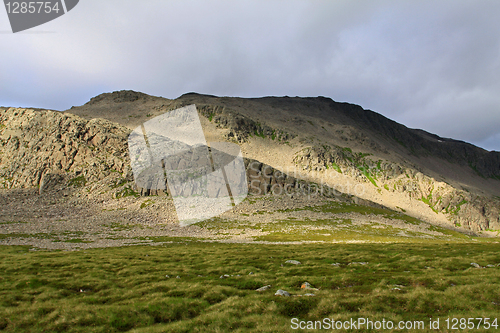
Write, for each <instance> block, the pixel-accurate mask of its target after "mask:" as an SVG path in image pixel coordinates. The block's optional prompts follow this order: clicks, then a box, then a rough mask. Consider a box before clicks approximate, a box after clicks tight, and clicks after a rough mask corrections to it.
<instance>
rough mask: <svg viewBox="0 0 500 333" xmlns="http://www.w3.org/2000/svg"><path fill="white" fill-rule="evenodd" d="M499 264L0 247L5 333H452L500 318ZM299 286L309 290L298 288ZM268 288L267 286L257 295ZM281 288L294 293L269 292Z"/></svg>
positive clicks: (286, 248) (171, 248) (383, 251)
mask: <svg viewBox="0 0 500 333" xmlns="http://www.w3.org/2000/svg"><path fill="white" fill-rule="evenodd" d="M287 260H298V261H300V263H301V264H299V265H294V264H288V263H286V261H287ZM471 263H475V264H477V265H479V266H480V267H484V268H476V267H474V266H473V265H471ZM498 264H500V244H499V243H498V242H495V241H488V242H472V241H471V242H463V241H462V242H450V243H444V242H439V243H380V244H375V243H372V244H341V243H338V244H327V243H308V244H300V245H286V244H280V245H277V244H273V245H270V244H228V243H213V242H201V241H191V240H183V239H179V240H177V241H175V242H172V243H168V244H164V245H161V246H129V247H119V248H105V249H91V250H80V251H72V252H67V251H43V250H39V251H30V250H29V248H28V247H20V246H1V247H0V272H1V273H0V331H2V332H292V331H293V332H302V331H303V332H306V331H312V330H307V329H306V330H300V329H298V330H293V329H292V328H291V322H292V319H293V318H297V319H296V320H300V321H304V322H307V321H321V320H323V319H324V318H330V319H331V320H336V321H337V320H342V321H349V320H351V319H357V318H368V319H370V320H372V321H377V320H379V321H382V320H386V321H387V320H391V321H393V322H395V323H397V322H399V321H405V322H406V321H410V322H414V321H423V322H425V324H426V326H425V328H424V329H423V330H419V331H428V332H437V331H439V332H448V331H449V332H452V331H458V330H453V329H447V328H446V325H445V322H444V320H445V319H446V318H457V320H459V319H460V318H490V319H489V321H490V323H492V322H493V320H494V318H498V317H500V266H498ZM306 281H307V282H309V283H310V284H311V285H312V287H313V288H315V289H314V290H304V289H301V285H302V284H303V283H304V282H306ZM265 285H271V288H270V289H268V290H266V291H262V292H258V291H256V289H257V288H260V287H263V286H265ZM278 289H283V290H286V291H288V292H289V293H290V294H291V296H290V297H284V296H275V295H274V293H275V292H276V291H277V290H278ZM307 293H312V294H314V296H305V294H307ZM429 318H433V319H438V318H439V319H440V329H439V330H432V329H430V328H429V327H428V321H429ZM499 319H500V318H499ZM476 324H477V322H476ZM330 331H331V330H330ZM341 331H342V330H341ZM347 331H352V332H365V331H366V332H369V331H373V332H375V331H378V330H375V329H373V330H371V329H366V328H358V329H351V330H347ZM388 331H390V330H388ZM394 331H396V330H394ZM460 331H464V332H465V331H470V332H491V331H498V330H497V329H495V328H494V327H490V329H489V330H486V329H485V328H484V326H482V327H480V328H474V329H470V330H468V329H465V330H460Z"/></svg>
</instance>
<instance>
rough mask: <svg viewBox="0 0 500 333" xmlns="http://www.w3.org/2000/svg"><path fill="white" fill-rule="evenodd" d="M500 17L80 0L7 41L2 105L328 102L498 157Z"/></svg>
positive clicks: (335, 5) (489, 5)
mask: <svg viewBox="0 0 500 333" xmlns="http://www.w3.org/2000/svg"><path fill="white" fill-rule="evenodd" d="M0 11H1V10H0ZM498 17H500V3H497V2H493V1H465V0H463V1H440V2H435V1H419V2H416V1H376V2H375V1H328V2H327V1H319V0H317V1H316V0H314V1H307V0H304V1H297V0H295V1H228V0H227V1H222V0H220V1H210V2H207V1H153V0H150V1H143V2H139V1H125V0H114V1H113V0H110V1H105V2H103V1H97V0H86V1H80V3H79V5H78V6H77V7H75V9H74V10H72V11H71V12H70V13H68V14H67V15H65V16H63V17H61V18H60V19H57V20H54V21H53V22H50V23H48V24H46V25H43V26H40V27H39V28H36V29H35V30H39V31H55V33H47V34H29V33H26V34H16V35H12V34H0V43H1V46H2V49H3V50H8V51H7V52H6V51H4V52H2V54H1V55H0V60H1V61H0V73H1V74H0V79H1V80H0V105H1V104H5V105H6V104H10V105H11V104H13V103H14V104H18V105H27V106H40V107H48V108H55V109H66V108H69V107H71V106H72V105H78V104H83V103H84V102H86V101H87V100H88V99H89V98H90V97H92V96H94V95H97V94H99V93H101V92H106V91H113V90H119V89H134V90H139V91H143V92H146V93H149V94H154V95H161V96H165V97H169V98H175V97H177V96H179V95H181V94H182V93H185V92H188V91H197V92H201V93H208V94H216V95H225V96H242V97H255V96H264V95H289V96H295V95H298V96H318V95H323V96H329V97H331V98H333V99H334V100H338V101H347V102H351V103H356V104H359V105H361V106H363V107H365V108H368V109H372V110H374V111H377V112H380V113H382V114H384V115H386V116H388V117H389V118H391V119H394V120H396V121H399V122H402V123H404V124H405V125H407V126H409V127H418V128H423V129H425V130H427V131H431V132H434V133H436V134H438V135H442V136H447V137H453V138H457V139H462V140H465V141H470V142H473V143H475V144H479V145H481V146H483V147H485V148H488V149H496V150H500V119H499V114H500V112H498V105H499V102H500V101H499V98H498V97H497V95H500V94H498V91H499V88H500V83H499V81H498V77H499V74H500V34H499V31H500V21H498ZM8 29H9V28H8V27H7V26H6V25H5V23H4V22H2V23H0V30H2V31H5V30H8Z"/></svg>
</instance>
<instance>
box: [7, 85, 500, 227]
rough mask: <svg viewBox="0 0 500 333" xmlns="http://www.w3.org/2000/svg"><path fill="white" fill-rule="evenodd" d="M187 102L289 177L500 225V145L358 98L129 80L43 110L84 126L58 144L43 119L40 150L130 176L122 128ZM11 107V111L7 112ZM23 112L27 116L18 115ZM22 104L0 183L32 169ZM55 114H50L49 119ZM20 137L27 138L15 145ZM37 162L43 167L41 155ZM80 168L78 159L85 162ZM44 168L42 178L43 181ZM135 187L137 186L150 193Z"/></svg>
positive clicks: (473, 223) (430, 215)
mask: <svg viewBox="0 0 500 333" xmlns="http://www.w3.org/2000/svg"><path fill="white" fill-rule="evenodd" d="M190 104H195V105H196V106H197V109H198V113H199V115H200V120H201V122H202V126H203V129H204V131H205V136H206V138H207V141H208V142H215V141H230V142H236V143H238V144H239V145H240V147H241V149H242V152H243V155H244V157H245V158H246V160H256V161H258V163H261V164H262V165H268V166H270V167H272V168H273V170H277V171H280V172H284V173H288V174H290V175H292V174H293V176H294V177H295V178H297V179H304V180H306V181H310V182H314V183H317V184H321V185H324V186H327V187H329V188H334V189H336V190H339V191H340V192H342V193H346V194H347V195H352V196H355V197H359V198H360V200H364V202H367V203H368V202H372V203H374V204H375V205H381V206H386V207H389V208H391V209H393V210H396V211H400V212H406V213H407V214H409V215H411V216H413V217H416V218H419V219H422V220H425V221H428V222H430V223H435V224H439V225H448V226H449V227H456V228H463V229H464V230H472V231H476V232H486V233H488V232H489V231H488V230H500V213H499V211H500V200H499V199H500V182H499V179H500V177H499V175H500V159H499V156H500V153H498V152H494V151H493V152H487V151H485V150H484V149H482V148H479V147H475V146H473V145H471V144H468V143H464V142H461V141H458V140H453V139H446V138H441V137H439V136H437V135H434V134H431V133H427V132H425V131H423V130H415V129H409V128H407V127H406V126H404V125H401V124H398V123H396V122H395V121H393V120H390V119H388V118H386V117H384V116H382V115H380V114H378V113H376V112H374V111H370V110H364V109H363V108H362V107H361V106H359V105H355V104H349V103H339V102H334V101H333V100H331V99H330V98H326V97H263V98H234V97H217V96H212V95H201V94H197V93H187V94H184V95H182V96H180V97H178V98H176V99H173V100H171V99H166V98H162V97H155V96H149V95H147V94H144V93H138V92H134V91H130V90H129V91H119V92H113V93H105V94H101V95H98V96H96V97H94V98H92V99H90V100H89V102H87V103H85V104H84V105H82V106H78V107H72V108H71V109H69V110H67V111H66V112H63V113H61V112H59V113H58V116H55V114H54V115H50V116H48V117H49V118H50V119H52V118H53V117H56V118H61V117H63V118H65V119H69V118H71V119H73V118H72V117H74V116H72V115H71V114H75V115H77V116H80V117H83V118H85V119H86V123H85V122H82V120H78V119H76V118H74V119H73V120H74V122H75V124H81V125H78V126H80V127H78V126H77V127H78V128H82V130H83V132H82V131H81V130H79V129H78V130H76V133H80V132H81V133H80V134H78V135H83V136H82V137H81V138H80V137H79V138H80V139H78V140H82V139H84V141H81V143H79V146H78V147H80V148H78V149H76V148H75V147H73V148H75V149H69V148H67V146H68V145H73V139H71V140H69V141H68V142H67V143H65V144H60V143H57V144H55V143H53V142H52V141H53V138H52V137H51V135H52V134H54V135H56V136H57V135H60V136H64V128H57V127H50V126H48V127H49V128H50V131H52V133H49V135H47V134H44V137H43V138H44V139H43V140H48V141H47V142H48V146H47V147H46V151H47V154H50V153H51V152H50V150H51V149H53V147H55V146H53V145H54V144H55V145H56V146H57V147H59V148H58V149H59V151H62V150H68V149H69V150H68V151H69V157H67V158H66V157H65V158H66V159H67V160H68V161H71V159H72V158H73V157H74V156H71V155H72V154H74V151H77V150H79V149H83V150H84V151H85V152H86V153H85V154H84V155H86V156H87V155H88V156H92V158H89V161H91V162H90V163H89V165H93V166H92V167H91V168H90V169H89V170H94V169H95V170H94V171H95V172H94V171H90V172H91V174H94V176H97V175H98V174H99V173H100V172H101V173H102V172H103V170H108V171H109V170H110V169H112V167H110V164H111V165H114V164H116V163H118V164H117V165H121V168H122V169H123V170H121V169H120V173H121V174H122V176H123V177H124V178H125V179H127V180H128V181H130V180H131V178H130V177H131V173H130V168H129V167H128V166H127V163H126V159H127V156H126V155H127V153H126V147H125V146H124V143H123V142H122V141H123V138H125V137H126V135H127V134H128V133H129V132H130V131H131V130H132V129H133V128H135V127H137V126H140V125H141V124H142V123H143V122H145V121H147V120H149V119H153V118H154V117H156V116H158V115H160V114H163V113H164V112H167V111H169V110H173V109H176V108H179V107H182V106H186V105H190ZM16 110H17V111H16ZM16 112H18V113H19V114H18V115H15V116H13V114H14V113H16ZM23 112H24V113H26V114H28V113H29V116H25V115H21V113H23ZM30 112H31V111H30ZM30 112H27V111H22V110H20V109H6V108H2V109H1V110H0V113H3V116H0V123H1V124H2V125H0V140H1V145H0V149H2V150H3V154H4V159H3V160H2V159H1V158H2V155H0V165H1V164H4V165H7V167H3V171H2V172H0V181H1V180H2V179H3V183H4V184H8V186H7V187H6V188H15V187H20V186H21V187H22V184H23V179H18V177H19V172H21V175H23V174H24V175H30V173H32V172H33V168H32V166H30V163H29V160H26V162H23V163H22V165H19V163H17V162H16V159H14V160H13V159H12V157H13V156H24V157H26V156H32V157H30V158H33V155H32V154H33V153H34V152H33V151H30V149H28V148H29V147H31V145H32V143H30V142H24V143H23V138H22V137H20V133H21V132H22V131H23V130H29V131H34V132H30V133H32V134H30V135H32V138H38V137H39V134H37V133H38V132H37V131H39V130H38V128H39V127H40V123H39V122H38V120H36V118H37V115H40V114H42V113H43V112H44V111H40V110H39V111H33V113H30ZM9 117H10V118H9ZM16 117H21V118H19V119H17V118H16ZM23 117H24V118H23ZM51 117H52V118H51ZM7 118H9V119H10V120H9V122H6V119H7ZM98 118H105V119H107V120H99V119H98ZM73 120H72V121H73ZM44 121H45V122H50V121H51V120H44ZM30 122H31V123H30ZM89 122H90V123H89ZM4 123H7V126H6V125H4ZM64 123H65V122H64V121H61V120H59V121H58V122H57V124H58V125H57V126H59V124H64ZM29 124H31V125H29ZM89 124H90V128H89ZM28 125H29V126H28ZM2 126H3V128H2ZM30 126H31V127H30ZM72 126H73V125H72ZM7 127H8V128H7ZM113 128H120V130H119V134H116V135H119V137H120V138H121V139H119V141H120V140H121V141H120V142H121V143H118V142H117V143H116V145H118V146H119V147H114V148H113V147H109V144H108V143H107V141H106V140H107V138H108V137H109V135H110V134H106V133H111V134H112V133H113ZM79 131H80V132H79ZM89 131H90V132H91V133H90V132H89ZM85 133H87V134H85ZM89 133H90V134H89ZM116 133H118V132H116ZM32 141H34V142H36V140H35V139H32ZM55 141H57V140H55ZM439 141H442V142H439ZM40 142H41V141H40ZM44 142H45V141H44ZM23 145H27V146H28V148H26V149H25V150H23V148H22V147H23ZM87 146H88V147H94V148H93V149H91V148H88V147H87ZM101 146H102V147H101ZM2 147H3V148H2ZM44 149H45V148H44ZM110 149H111V150H110ZM21 151H22V152H21ZM35 152H36V151H35ZM94 152H95V154H94ZM490 153H491V154H490ZM12 154H14V155H12ZM15 154H18V155H15ZM30 154H31V155H30ZM57 154H58V153H57V150H56V151H54V152H52V155H54V156H52V157H50V158H52V159H54V158H55V159H57ZM102 154H105V155H102ZM114 154H117V155H116V156H115V155H114ZM5 156H8V158H5ZM75 156H77V155H75ZM103 156H108V157H105V158H104V157H103ZM113 156H115V157H113ZM24 157H20V158H24ZM116 157H118V160H117V159H116ZM465 158H469V159H468V160H467V159H465ZM84 161H85V160H84ZM16 163H17V164H16ZM68 163H69V162H68ZM85 163H88V162H85ZM92 163H94V164H92ZM56 164H57V163H55V164H54V165H56ZM60 164H61V165H60V166H56V167H55V168H56V169H58V170H61V171H62V170H64V169H65V166H63V164H64V165H66V164H65V163H60ZM40 165H41V168H42V169H43V168H44V164H43V163H41V164H40ZM93 168H94V169H93ZM106 168H107V169H106ZM81 169H82V170H81V171H83V169H85V167H84V165H82V168H81ZM125 169H127V170H125ZM5 170H7V171H5ZM9 170H10V171H9ZM56 171H57V170H56ZM16 172H17V173H16ZM38 173H39V176H40V177H35V178H37V179H36V180H32V181H30V183H29V186H40V183H41V180H42V179H44V175H45V174H46V173H50V172H49V171H43V170H42V171H38ZM105 173H108V172H107V171H106V172H105ZM23 177H24V176H23ZM26 177H27V176H26ZM26 177H25V178H26ZM47 177H48V176H47ZM14 178H15V179H14ZM49 178H50V177H49ZM49 178H47V179H46V180H45V183H46V184H49V183H50V179H49ZM92 179H93V180H92ZM88 180H89V181H97V180H98V179H97V178H95V177H94V178H92V177H90V178H89V179H88ZM114 181H118V180H114ZM0 183H1V182H0ZM45 183H44V184H45ZM269 185H270V184H267V183H266V185H265V186H267V187H268V186H269ZM349 185H350V189H349V188H348V186H349ZM356 188H357V189H363V193H359V194H360V195H358V193H353V189H354V190H355V189H356ZM121 190H123V189H121ZM136 190H138V191H139V193H140V194H142V195H151V194H156V193H148V192H147V191H142V190H140V189H136Z"/></svg>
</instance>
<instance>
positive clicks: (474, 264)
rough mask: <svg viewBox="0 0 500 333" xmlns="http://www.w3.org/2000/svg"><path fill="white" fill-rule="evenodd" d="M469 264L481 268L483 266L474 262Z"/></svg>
mask: <svg viewBox="0 0 500 333" xmlns="http://www.w3.org/2000/svg"><path fill="white" fill-rule="evenodd" d="M470 264H471V266H473V267H475V268H483V267H481V266H480V265H479V264H477V263H475V262H471V263H470Z"/></svg>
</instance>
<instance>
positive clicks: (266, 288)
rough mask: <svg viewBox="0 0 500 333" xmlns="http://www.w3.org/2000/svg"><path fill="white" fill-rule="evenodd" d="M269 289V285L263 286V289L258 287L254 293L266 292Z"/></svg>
mask: <svg viewBox="0 0 500 333" xmlns="http://www.w3.org/2000/svg"><path fill="white" fill-rule="evenodd" d="M269 288H271V285H270V284H268V285H267V286H264V287H260V288H259V289H256V290H255V291H259V292H260V291H266V290H268V289H269Z"/></svg>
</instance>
